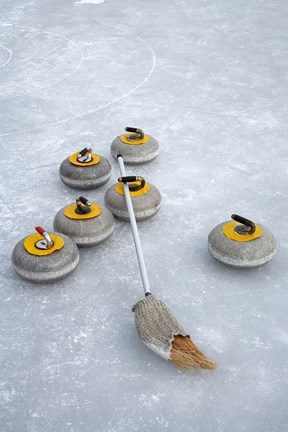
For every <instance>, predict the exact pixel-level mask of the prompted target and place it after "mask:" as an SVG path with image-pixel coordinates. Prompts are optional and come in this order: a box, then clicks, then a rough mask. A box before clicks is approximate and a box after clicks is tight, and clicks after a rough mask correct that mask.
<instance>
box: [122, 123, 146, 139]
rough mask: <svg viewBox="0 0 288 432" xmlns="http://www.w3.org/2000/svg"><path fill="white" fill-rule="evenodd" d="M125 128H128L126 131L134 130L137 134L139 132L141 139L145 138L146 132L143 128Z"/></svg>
mask: <svg viewBox="0 0 288 432" xmlns="http://www.w3.org/2000/svg"><path fill="white" fill-rule="evenodd" d="M125 130H126V132H132V133H135V134H137V135H140V139H143V138H144V132H143V130H142V129H138V128H133V127H128V126H127V127H126V128H125Z"/></svg>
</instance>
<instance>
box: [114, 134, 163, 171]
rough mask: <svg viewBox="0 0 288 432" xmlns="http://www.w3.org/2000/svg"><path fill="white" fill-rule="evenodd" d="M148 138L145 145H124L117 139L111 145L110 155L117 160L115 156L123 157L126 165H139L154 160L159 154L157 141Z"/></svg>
mask: <svg viewBox="0 0 288 432" xmlns="http://www.w3.org/2000/svg"><path fill="white" fill-rule="evenodd" d="M148 136H149V141H148V142H147V143H146V144H137V145H136V144H125V143H123V142H122V141H121V140H120V137H117V138H115V139H114V140H113V142H112V144H111V155H112V156H113V157H114V159H117V155H118V154H121V155H122V156H123V159H124V162H125V164H127V165H141V164H144V163H147V162H150V161H152V160H153V159H155V158H156V157H157V156H158V154H159V143H158V141H157V140H156V139H155V138H153V137H151V136H150V135H148Z"/></svg>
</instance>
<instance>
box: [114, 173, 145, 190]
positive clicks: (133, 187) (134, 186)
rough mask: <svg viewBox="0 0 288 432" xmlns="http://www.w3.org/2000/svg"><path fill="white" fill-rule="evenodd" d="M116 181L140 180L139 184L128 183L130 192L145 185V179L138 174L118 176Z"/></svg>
mask: <svg viewBox="0 0 288 432" xmlns="http://www.w3.org/2000/svg"><path fill="white" fill-rule="evenodd" d="M118 181H119V182H120V183H129V182H140V184H139V185H135V184H131V185H128V187H129V190H130V191H131V192H136V191H138V190H140V189H143V188H144V186H145V183H146V182H145V179H144V178H143V177H138V176H126V177H120V178H118Z"/></svg>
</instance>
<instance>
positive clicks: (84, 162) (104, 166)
mask: <svg viewBox="0 0 288 432" xmlns="http://www.w3.org/2000/svg"><path fill="white" fill-rule="evenodd" d="M59 175H60V178H61V180H62V182H63V183H65V184H66V185H67V186H69V187H71V188H73V189H96V188H98V187H100V186H102V185H103V184H105V183H107V182H108V180H109V179H110V177H111V165H110V163H109V162H108V160H107V159H105V158H104V157H102V156H99V155H97V154H94V153H92V150H91V148H90V147H85V148H84V149H83V150H81V151H79V152H77V153H74V154H72V155H71V156H70V157H68V158H66V159H64V161H63V162H62V163H61V165H60V168H59Z"/></svg>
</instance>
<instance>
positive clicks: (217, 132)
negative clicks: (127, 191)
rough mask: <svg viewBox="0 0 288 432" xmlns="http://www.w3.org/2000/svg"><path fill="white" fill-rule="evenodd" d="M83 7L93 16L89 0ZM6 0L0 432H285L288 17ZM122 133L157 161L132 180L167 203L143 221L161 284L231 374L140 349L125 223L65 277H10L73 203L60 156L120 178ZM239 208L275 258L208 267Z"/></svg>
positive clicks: (210, 5) (0, 71)
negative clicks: (15, 257) (142, 141)
mask: <svg viewBox="0 0 288 432" xmlns="http://www.w3.org/2000/svg"><path fill="white" fill-rule="evenodd" d="M80 3H83V4H80ZM89 3H90V4H84V2H83V1H82V2H78V3H77V2H73V1H72V0H69V1H68V0H57V1H56V0H51V1H49V2H41V1H39V0H29V1H28V0H24V1H23V0H21V1H20V0H11V1H9V2H7V1H5V0H0V11H1V13H0V15H1V20H0V136H1V149H2V151H1V155H0V158H1V173H0V176H1V186H0V194H1V219H0V230H1V236H0V245H1V249H0V254H1V259H0V263H1V264H0V265H1V279H0V288H1V290H0V293H1V294H0V295H1V314H0V320H1V321H0V328H1V333H0V341H1V369H0V404H1V409H0V429H1V431H3V432H4V431H5V432H12V431H13V432H23V431H27V432H52V431H53V432H58V431H61V432H95V431H97V432H98V431H99V432H122V431H123V432H124V431H125V432H128V431H129V432H130V431H141V432H150V431H151V432H152V431H153V432H154V431H156V430H157V431H169V432H183V431H193V432H197V431H201V432H216V431H217V432H224V431H233V432H240V431H241V432H244V431H245V432H250V431H254V432H283V431H285V430H286V429H287V421H288V415H287V387H288V382H287V381H288V376H287V374H288V369H287V353H288V329H287V301H288V294H287V287H286V284H287V254H288V241H287V224H288V222H287V216H286V215H287V172H288V169H287V166H288V150H287V111H288V105H287V100H288V99H287V96H288V95H287V89H288V84H287V68H288V52H287V37H288V27H287V19H288V4H287V3H286V2H284V1H280V0H262V1H259V0H257V1H256V0H251V1H249V2H247V1H243V0H239V1H237V2H228V1H225V0H211V1H204V0H202V1H195V0H175V1H174V2H167V1H164V0H154V1H151V0H150V1H145V2H144V1H140V0H137V1H132V0H125V1H124V0H117V1H113V0H106V1H105V2H103V3H101V4H100V2H98V3H99V4H91V3H96V2H92V1H90V2H89ZM125 126H135V127H140V128H142V129H143V130H144V131H145V132H147V133H149V134H151V135H152V136H154V137H155V138H157V139H158V141H159V143H160V155H159V157H158V158H157V159H156V160H155V161H153V162H151V163H150V164H148V165H143V166H141V167H137V168H134V167H129V168H128V167H127V168H126V171H127V173H128V174H131V175H132V174H137V175H142V176H143V177H145V178H146V179H147V180H148V181H150V182H151V183H153V184H155V185H156V186H157V187H158V188H159V189H160V191H161V193H162V197H163V204H162V209H161V210H160V212H159V213H158V215H157V216H155V218H153V219H151V220H149V221H146V222H143V223H141V224H139V231H140V238H141V241H142V247H143V252H144V256H145V259H146V265H147V270H148V274H149V278H150V284H151V289H152V291H153V293H154V294H155V295H157V296H158V297H159V298H161V299H163V300H164V301H165V302H166V303H167V305H168V306H169V307H170V309H171V311H172V312H173V314H174V315H175V317H176V318H177V319H178V320H179V321H180V322H181V324H182V325H183V327H184V328H185V329H186V330H187V331H189V332H190V333H191V336H192V339H193V341H194V342H195V343H196V344H197V345H198V346H199V347H200V348H201V349H202V350H203V351H204V352H205V353H206V354H207V355H209V356H210V357H211V358H212V359H213V360H215V361H217V362H218V364H219V367H218V370H217V371H215V372H206V371H192V372H185V371H182V370H179V369H177V368H175V367H174V366H173V365H171V364H169V363H167V362H165V361H164V360H163V359H161V358H160V357H158V356H156V355H155V354H154V353H153V352H152V351H150V350H148V349H147V348H146V347H145V346H144V345H143V344H142V343H141V341H140V340H139V338H138V336H137V334H136V330H135V326H134V321H133V318H134V317H133V313H132V312H131V307H132V305H133V304H134V302H135V301H137V300H139V299H140V298H142V296H143V289H142V286H141V279H140V275H139V271H138V267H137V261H136V256H135V252H134V247H133V239H132V234H131V230H130V227H129V225H128V224H126V223H124V222H123V223H122V222H117V223H116V230H115V233H114V234H113V237H112V238H111V239H110V240H108V241H107V242H106V243H105V244H103V245H102V246H100V247H97V248H91V249H87V250H81V251H80V252H81V258H80V263H79V265H78V267H77V269H76V270H75V272H74V273H73V274H72V275H71V276H70V277H68V278H67V279H65V280H63V281H61V282H59V283H56V284H54V285H51V286H35V285H32V284H30V283H28V282H24V281H22V280H20V279H19V278H18V277H17V275H16V274H15V273H14V271H13V269H12V266H11V260H10V256H11V253H12V250H13V247H14V245H15V244H16V243H17V242H18V241H19V240H20V239H21V238H23V237H24V236H26V235H28V234H30V233H31V232H33V230H34V226H35V225H43V226H44V227H45V228H46V229H47V230H48V231H49V230H50V231H51V230H52V227H53V218H54V216H55V214H56V212H57V211H58V210H59V209H60V208H61V207H63V206H64V205H67V204H69V203H71V202H73V201H74V200H75V198H76V197H77V196H78V195H79V192H77V191H73V190H71V189H68V188H67V187H65V186H64V185H63V184H62V183H61V181H60V179H59V176H58V169H59V165H60V163H61V161H62V160H63V159H64V158H66V157H67V156H68V155H70V154H71V153H73V152H75V151H77V150H80V149H81V148H83V147H85V146H86V145H91V146H92V148H93V151H95V152H98V153H100V154H101V155H103V156H104V157H107V158H109V160H110V162H111V164H112V168H113V174H112V178H111V180H110V181H109V183H107V185H105V186H103V187H102V188H100V189H99V190H95V191H89V192H87V193H86V196H87V197H88V198H89V199H91V200H93V201H96V202H97V203H99V204H104V194H105V192H106V190H107V189H108V188H109V187H110V186H111V185H112V184H113V183H115V182H116V180H117V178H118V176H119V171H118V167H117V163H116V161H114V160H113V159H112V158H111V156H110V143H111V142H112V140H113V139H114V138H115V137H116V136H117V135H119V134H120V133H122V132H123V131H124V127H125ZM232 213H238V214H240V215H243V216H245V217H247V218H249V219H252V220H254V221H255V222H256V223H257V222H260V223H262V224H264V225H265V226H267V227H268V228H269V229H270V230H271V231H272V232H273V233H274V235H275V237H276V239H277V242H278V250H277V252H276V256H275V257H274V258H273V260H272V261H271V262H270V263H268V264H266V265H265V266H263V267H259V268H257V269H254V270H249V271H248V270H246V271H245V270H244V271H243V270H242V271H240V270H237V269H232V268H229V267H226V266H224V265H222V264H220V263H218V262H216V261H215V260H214V259H213V258H212V257H211V256H210V255H209V252H208V250H207V237H208V234H209V232H210V230H211V229H212V228H213V227H214V226H215V225H218V224H219V223H220V222H222V221H225V220H227V219H229V217H230V215H231V214H232Z"/></svg>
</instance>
